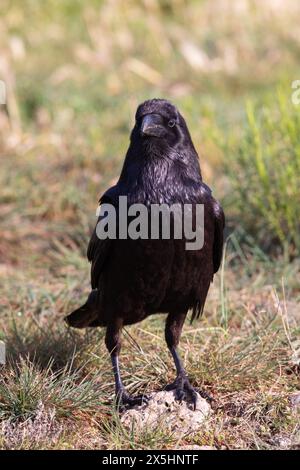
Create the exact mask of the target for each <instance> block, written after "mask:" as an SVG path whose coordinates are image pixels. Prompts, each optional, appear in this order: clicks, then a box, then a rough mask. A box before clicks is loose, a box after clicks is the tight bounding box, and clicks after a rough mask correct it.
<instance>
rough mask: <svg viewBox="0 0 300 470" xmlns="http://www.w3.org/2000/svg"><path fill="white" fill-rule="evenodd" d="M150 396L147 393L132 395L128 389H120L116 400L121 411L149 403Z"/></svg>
mask: <svg viewBox="0 0 300 470" xmlns="http://www.w3.org/2000/svg"><path fill="white" fill-rule="evenodd" d="M148 401H149V397H148V396H147V395H137V396H132V395H129V393H127V392H126V390H124V389H122V390H120V391H118V393H117V395H116V402H117V407H118V409H119V411H125V410H128V409H129V408H132V407H133V406H140V405H144V404H148Z"/></svg>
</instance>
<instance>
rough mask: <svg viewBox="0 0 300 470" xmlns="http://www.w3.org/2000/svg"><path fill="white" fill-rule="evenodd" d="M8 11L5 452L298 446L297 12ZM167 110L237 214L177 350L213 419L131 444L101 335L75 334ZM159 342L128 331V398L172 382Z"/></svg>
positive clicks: (179, 7)
mask: <svg viewBox="0 0 300 470" xmlns="http://www.w3.org/2000/svg"><path fill="white" fill-rule="evenodd" d="M4 3H6V4H7V5H6V6H7V10H6V14H5V15H4V16H3V17H1V19H0V38H1V61H0V79H3V80H4V81H5V82H6V83H7V84H8V88H7V99H8V100H7V105H6V106H0V129H1V130H0V152H1V174H0V187H1V191H0V203H1V215H0V339H2V340H3V341H4V343H5V345H6V349H7V363H6V365H5V366H0V367H1V369H2V370H1V374H2V375H1V378H0V420H1V425H0V447H1V448H13V449H17V448H24V449H32V448H58V449H73V448H75V449H83V448H84V449H93V448H100V449H149V448H150V449H151V448H153V449H171V448H178V447H184V446H191V445H192V446H195V445H198V446H212V447H214V448H217V449H279V448H288V449H291V448H299V446H300V428H299V401H300V399H299V393H300V390H299V371H300V340H299V332H300V328H299V324H300V308H299V307H300V288H299V274H300V272H299V271H300V263H299V246H300V244H299V233H300V231H299V230H298V228H299V225H297V224H299V222H298V221H299V219H300V217H299V207H298V206H299V204H298V203H297V201H299V188H300V181H299V168H300V146H299V143H298V135H299V130H300V119H299V115H300V114H299V113H300V109H299V108H296V107H295V106H293V104H292V103H291V99H290V97H291V82H292V81H293V80H295V79H297V78H300V71H299V68H298V62H299V61H298V57H299V51H300V50H299V27H298V24H297V18H298V17H299V16H298V8H299V6H298V3H297V2H292V1H290V2H289V8H287V7H286V3H287V2H283V1H282V2H281V1H277V2H274V1H271V0H269V1H267V2H264V6H262V5H260V3H259V2H258V1H253V2H247V1H239V2H224V1H219V0H217V1H215V2H208V1H207V2H205V1H204V2H201V4H200V2H189V3H188V5H187V2H184V1H180V0H178V1H176V2H168V1H164V2H157V1H154V0H153V1H147V2H146V1H145V2H133V1H132V2H131V1H129V2H126V7H124V6H123V5H122V2H118V1H116V2H112V1H108V2H99V1H96V0H94V1H93V2H90V4H89V7H87V6H86V7H84V6H83V2H82V3H81V2H77V1H74V2H72V6H70V5H71V4H70V2H68V1H66V0H63V1H60V2H57V1H55V0H48V1H46V2H43V4H41V5H42V6H37V5H35V4H33V2H30V1H29V0H26V1H22V2H21V1H15V2H14V3H13V5H12V3H11V2H9V1H5V2H4ZM212 5H213V6H212ZM219 11H222V15H219V14H216V12H219ZM145 12H146V13H147V14H145ZM29 17H30V21H28V18H29ZM253 70H255V73H253ZM270 71H272V73H271V72H270ZM1 77H2V78H1ZM154 96H160V97H166V98H168V99H171V100H173V101H174V103H176V105H178V107H179V109H180V110H181V111H182V113H183V114H184V116H185V118H186V120H187V122H188V125H189V128H190V130H191V133H192V136H193V139H194V141H195V145H196V148H197V150H198V151H199V154H200V163H201V167H202V170H203V175H204V178H205V181H206V182H208V184H210V186H211V187H212V188H213V191H214V195H215V196H216V197H217V198H218V199H220V200H221V202H222V205H223V206H224V208H225V212H226V217H227V231H226V237H227V243H226V252H225V256H224V261H223V264H222V268H221V270H220V272H219V273H218V274H217V276H216V277H215V280H214V283H213V285H212V287H211V289H210V292H209V296H208V300H207V304H206V307H205V311H204V314H203V317H202V318H201V319H200V320H199V321H196V322H195V323H193V324H192V325H191V324H189V322H186V324H185V326H184V330H183V335H182V339H181V343H180V352H181V355H182V357H183V361H184V364H185V367H186V369H187V372H188V374H189V377H190V380H191V382H192V384H193V385H195V386H196V387H201V388H204V389H206V390H207V391H208V392H209V393H210V394H211V395H212V396H213V398H214V399H215V402H214V404H213V412H212V413H211V414H210V416H209V417H208V418H207V419H206V421H205V423H204V424H202V425H201V428H200V429H199V430H198V431H197V432H195V433H193V434H189V433H187V434H186V435H183V436H181V437H180V439H178V436H176V435H175V434H173V433H172V432H167V431H166V430H164V431H162V430H161V428H160V427H159V426H158V427H157V428H153V427H147V426H145V427H144V429H143V432H142V433H141V432H140V431H138V430H137V429H135V428H133V431H131V430H130V431H128V429H127V428H126V426H124V424H123V422H122V420H121V419H120V416H119V415H118V413H117V412H116V411H115V408H114V406H113V399H112V391H113V377H112V373H111V368H110V360H109V356H108V354H107V351H106V348H105V345H104V341H103V336H104V331H103V330H102V329H95V330H87V331H74V330H71V329H68V328H67V327H66V325H65V324H64V322H63V317H64V316H65V315H66V314H67V313H68V312H70V311H71V310H72V309H73V308H74V307H77V306H78V305H80V303H81V302H83V301H84V299H85V298H86V295H87V292H88V291H89V265H88V262H87V260H86V256H85V252H86V247H87V243H88V239H89V235H90V231H91V229H92V227H93V225H94V223H95V220H96V218H95V211H96V208H97V200H98V198H99V196H100V195H101V193H102V192H103V191H104V190H105V189H106V188H107V187H108V186H109V185H111V184H112V183H113V182H114V181H115V180H116V178H117V176H118V174H119V171H120V168H121V164H122V159H123V157H124V154H125V151H126V148H127V145H128V135H129V131H130V128H131V126H132V122H133V116H134V111H135V108H136V105H137V104H138V103H139V102H140V101H142V100H143V99H146V98H150V97H154ZM163 329H164V316H163V315H156V316H153V317H150V318H148V319H147V320H146V321H144V322H142V323H140V324H138V325H135V326H132V327H128V328H126V329H125V330H124V334H123V348H122V353H121V367H122V374H123V377H124V382H125V384H126V387H127V388H128V390H130V391H132V392H136V393H141V392H146V393H147V392H155V391H159V390H161V389H162V388H163V387H164V385H165V384H167V383H169V382H171V381H172V380H173V379H174V375H175V371H174V369H173V363H172V359H171V357H170V356H169V354H168V351H167V348H166V345H165V342H164V339H163Z"/></svg>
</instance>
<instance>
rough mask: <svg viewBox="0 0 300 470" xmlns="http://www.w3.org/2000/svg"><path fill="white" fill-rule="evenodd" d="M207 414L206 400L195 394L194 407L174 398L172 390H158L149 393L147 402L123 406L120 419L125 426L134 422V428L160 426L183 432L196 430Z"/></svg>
mask: <svg viewBox="0 0 300 470" xmlns="http://www.w3.org/2000/svg"><path fill="white" fill-rule="evenodd" d="M210 414H211V407H210V405H209V403H208V402H207V401H206V400H204V398H202V397H200V395H199V394H198V399H197V405H196V409H195V410H194V409H193V405H192V404H191V403H187V402H185V401H182V402H178V401H177V400H175V396H174V392H173V391H172V392H166V391H162V392H157V393H153V394H152V395H151V396H150V400H149V403H148V404H143V405H140V406H135V407H134V408H131V409H130V410H126V411H125V412H124V413H123V414H122V416H121V422H122V424H123V425H124V426H125V427H126V428H129V429H131V428H132V426H134V429H135V430H137V431H139V430H140V431H142V430H144V429H148V430H155V429H158V428H160V429H163V430H164V431H169V432H171V433H173V434H176V435H178V436H183V435H186V434H191V433H195V432H197V431H199V429H201V428H202V425H203V423H204V421H205V420H206V419H207V418H208V417H209V416H210Z"/></svg>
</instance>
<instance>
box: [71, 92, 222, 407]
mask: <svg viewBox="0 0 300 470" xmlns="http://www.w3.org/2000/svg"><path fill="white" fill-rule="evenodd" d="M119 196H127V198H128V205H131V204H133V203H143V204H145V205H146V206H147V207H150V206H151V205H152V204H161V203H164V204H167V205H168V206H170V205H172V204H175V203H179V204H185V203H188V204H192V205H193V206H195V205H196V204H203V205H204V245H203V247H202V249H198V250H186V246H185V242H186V240H185V239H181V240H180V239H174V238H171V239H170V240H166V239H162V238H161V237H160V238H159V239H156V240H154V239H148V240H145V239H136V240H132V239H130V238H128V239H120V238H117V239H105V240H103V239H99V238H98V236H97V233H96V228H95V230H94V232H93V234H92V236H91V240H90V243H89V246H88V251H87V257H88V260H89V261H90V262H91V287H92V291H91V293H90V295H89V297H88V299H87V301H86V303H85V304H84V305H83V306H82V307H80V308H79V309H77V310H75V311H74V312H73V313H71V314H70V315H68V316H67V317H66V322H67V324H68V325H70V326H73V327H76V328H83V327H97V326H105V327H106V336H105V343H106V346H107V348H108V351H109V352H110V355H111V360H112V366H113V371H114V376H115V385H116V396H117V399H118V402H119V403H120V404H122V405H124V406H126V405H127V406H128V405H129V406H130V405H134V404H140V403H142V402H143V401H144V400H145V401H146V400H147V397H145V396H137V397H133V396H130V395H129V394H128V393H127V392H126V391H125V389H124V386H123V383H122V380H121V377H120V371H119V362H118V356H119V352H120V348H121V337H120V335H121V330H122V327H123V326H125V325H131V324H133V323H137V322H140V321H142V320H143V319H144V318H146V317H147V316H149V315H152V314H154V313H166V314H167V319H166V325H165V339H166V342H167V345H168V348H169V350H170V352H171V354H172V356H173V359H174V363H175V367H176V371H177V377H176V379H175V381H174V382H173V383H172V384H170V385H168V386H167V387H166V389H167V390H173V389H174V390H175V396H176V398H177V399H178V400H182V399H184V398H186V399H188V400H191V401H192V402H193V403H194V404H196V399H197V394H196V391H195V390H194V388H193V387H192V385H191V384H190V382H189V379H188V377H187V374H186V372H185V370H184V368H183V365H182V363H181V361H180V358H179V356H178V353H177V351H176V347H177V345H178V343H179V339H180V335H181V330H182V327H183V323H184V321H185V318H186V315H187V312H188V310H190V309H191V310H192V320H193V319H194V318H196V317H199V316H200V314H201V313H202V311H203V308H204V303H205V300H206V296H207V293H208V289H209V286H210V283H211V282H212V280H213V276H214V273H216V272H217V271H218V269H219V266H220V262H221V258H222V250H223V229H224V224H225V219H224V213H223V210H222V208H221V206H220V204H219V203H218V202H217V201H216V200H215V199H214V198H213V197H212V194H211V190H210V189H209V187H208V186H207V185H206V184H204V183H203V181H202V176H201V171H200V166H199V159H198V155H197V152H196V150H195V147H194V145H193V143H192V140H191V137H190V133H189V131H188V128H187V125H186V123H185V120H184V118H183V117H182V116H181V114H180V113H179V112H178V110H177V109H176V107H175V106H174V105H172V104H171V103H170V102H168V101H166V100H163V99H152V100H149V101H145V102H144V103H142V104H141V105H140V106H139V107H138V109H137V111H136V120H135V126H134V128H133V130H132V132H131V136H130V145H129V148H128V151H127V154H126V157H125V161H124V165H123V169H122V172H121V175H120V178H119V181H118V183H117V184H116V185H115V186H113V187H111V188H110V189H108V191H106V192H105V193H104V194H103V196H102V197H101V199H100V204H103V203H110V204H113V205H114V207H115V208H116V211H117V212H118V204H119V202H118V201H119Z"/></svg>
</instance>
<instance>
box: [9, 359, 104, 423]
mask: <svg viewBox="0 0 300 470" xmlns="http://www.w3.org/2000/svg"><path fill="white" fill-rule="evenodd" d="M51 365H52V364H51V363H49V364H48V366H47V367H46V368H45V369H43V370H40V369H39V368H38V367H36V366H34V365H33V364H32V363H31V362H29V361H28V360H26V359H20V361H19V362H18V363H16V364H13V365H12V367H11V368H9V369H8V370H6V371H4V373H3V374H2V376H1V380H0V419H2V420H7V419H9V420H11V421H14V420H17V421H25V420H27V419H29V418H35V417H36V415H37V413H38V412H39V410H40V406H41V404H43V406H45V407H46V408H49V409H51V408H55V412H56V415H57V416H58V417H70V416H73V415H74V414H75V413H77V412H78V411H79V410H82V411H85V410H91V408H94V407H95V406H97V405H100V401H99V392H98V390H97V387H96V382H95V379H93V378H90V377H88V376H86V377H84V378H82V377H81V376H80V375H81V374H80V370H77V371H71V369H70V366H66V367H65V368H64V369H63V370H60V371H57V372H53V371H52V370H51Z"/></svg>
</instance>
